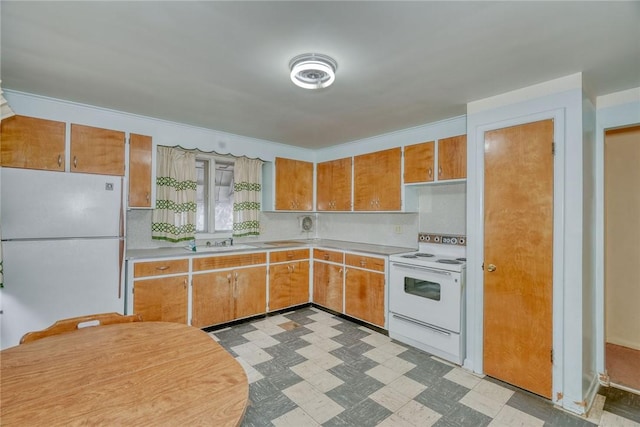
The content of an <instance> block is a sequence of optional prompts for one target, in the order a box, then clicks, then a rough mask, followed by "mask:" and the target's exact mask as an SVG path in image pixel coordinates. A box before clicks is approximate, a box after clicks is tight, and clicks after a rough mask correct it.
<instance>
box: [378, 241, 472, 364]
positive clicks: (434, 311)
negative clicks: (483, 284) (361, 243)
mask: <svg viewBox="0 0 640 427" xmlns="http://www.w3.org/2000/svg"><path fill="white" fill-rule="evenodd" d="M418 246H419V247H418V250H417V251H413V252H408V253H402V254H395V255H391V256H390V257H389V261H390V262H389V263H390V270H389V271H390V273H389V312H390V313H389V314H390V315H389V336H390V337H391V338H394V339H396V340H398V341H401V342H404V343H407V344H409V345H412V346H414V347H416V348H419V349H421V350H424V351H426V352H428V353H431V354H433V355H435V356H438V357H441V358H443V359H445V360H448V361H451V362H454V363H457V364H459V365H461V364H462V362H463V358H464V292H465V278H466V258H465V256H466V239H465V236H450V235H436V234H428V233H420V234H419V235H418Z"/></svg>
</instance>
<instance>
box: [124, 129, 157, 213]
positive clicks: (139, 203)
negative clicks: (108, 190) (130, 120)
mask: <svg viewBox="0 0 640 427" xmlns="http://www.w3.org/2000/svg"><path fill="white" fill-rule="evenodd" d="M152 146H153V143H152V140H151V137H150V136H145V135H136V134H133V133H132V134H131V135H130V137H129V206H130V207H135V208H150V207H151V176H152V175H151V158H152Z"/></svg>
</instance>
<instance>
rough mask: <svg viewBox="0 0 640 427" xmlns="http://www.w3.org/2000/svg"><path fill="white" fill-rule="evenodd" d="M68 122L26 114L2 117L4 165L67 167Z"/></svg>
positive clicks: (1, 161)
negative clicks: (66, 136)
mask: <svg viewBox="0 0 640 427" xmlns="http://www.w3.org/2000/svg"><path fill="white" fill-rule="evenodd" d="M65 133H66V124H65V123H64V122H56V121H53V120H44V119H37V118H34V117H26V116H12V117H9V118H7V119H4V120H2V124H1V128H0V145H1V146H2V155H1V157H0V164H1V165H2V166H7V167H13V168H26V169H42V170H52V171H64V166H65V159H64V157H65Z"/></svg>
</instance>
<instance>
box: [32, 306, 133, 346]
mask: <svg viewBox="0 0 640 427" xmlns="http://www.w3.org/2000/svg"><path fill="white" fill-rule="evenodd" d="M129 322H142V316H141V315H139V314H131V315H129V316H124V315H122V314H120V313H100V314H89V315H87V316H80V317H72V318H69V319H62V320H58V321H57V322H56V323H54V324H53V325H51V326H49V327H48V328H47V329H43V330H41V331H33V332H27V333H26V334H24V335H23V336H22V338H21V339H20V344H25V343H28V342H31V341H36V340H39V339H41V338H45V337H48V336H51V335H58V334H64V333H67V332H73V331H76V330H78V329H81V328H87V327H94V326H101V325H111V324H114V323H129Z"/></svg>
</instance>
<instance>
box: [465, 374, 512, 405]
mask: <svg viewBox="0 0 640 427" xmlns="http://www.w3.org/2000/svg"><path fill="white" fill-rule="evenodd" d="M473 390H474V391H476V392H478V393H480V394H482V395H484V396H486V397H488V398H489V399H492V400H494V401H496V402H498V403H500V404H502V405H504V404H505V403H507V401H508V400H509V399H511V396H513V394H514V392H513V391H512V390H509V389H507V388H504V387H502V386H499V385H498V384H494V383H492V382H489V381H486V380H484V379H482V380H480V382H479V383H478V384H477V385H476V386H475V387H474V388H473Z"/></svg>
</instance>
